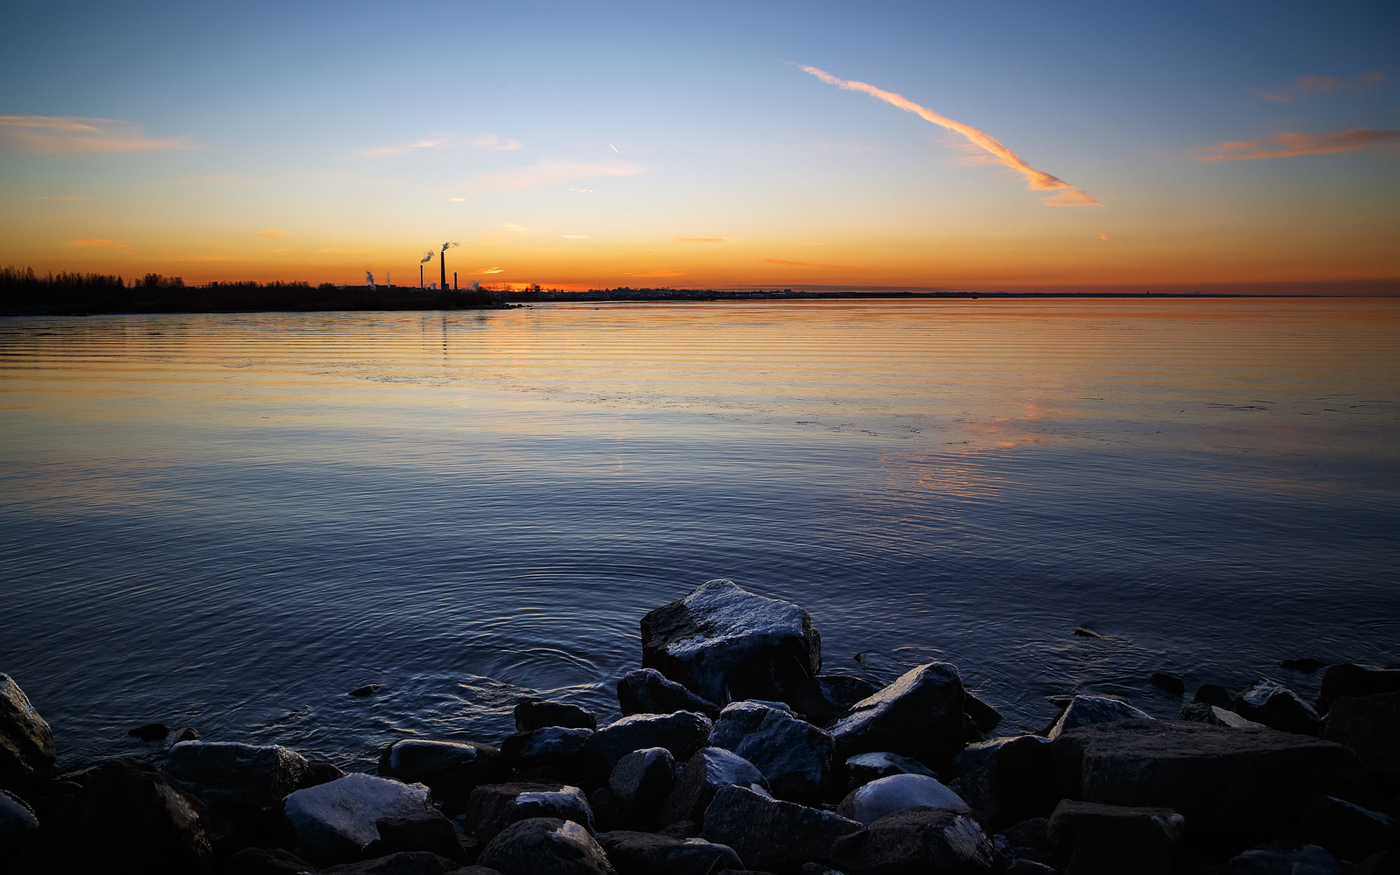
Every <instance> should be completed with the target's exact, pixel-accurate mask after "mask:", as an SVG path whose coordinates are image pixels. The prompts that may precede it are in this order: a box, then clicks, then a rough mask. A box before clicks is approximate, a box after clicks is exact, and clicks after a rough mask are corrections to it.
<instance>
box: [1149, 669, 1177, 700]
mask: <svg viewBox="0 0 1400 875" xmlns="http://www.w3.org/2000/svg"><path fill="white" fill-rule="evenodd" d="M1148 680H1150V681H1151V682H1152V686H1154V687H1156V688H1157V689H1159V690H1166V691H1167V692H1168V693H1171V694H1172V695H1173V696H1184V695H1186V681H1184V680H1182V679H1181V675H1179V674H1175V673H1174V672H1169V671H1154V672H1153V673H1152V677H1151V678H1149V679H1148Z"/></svg>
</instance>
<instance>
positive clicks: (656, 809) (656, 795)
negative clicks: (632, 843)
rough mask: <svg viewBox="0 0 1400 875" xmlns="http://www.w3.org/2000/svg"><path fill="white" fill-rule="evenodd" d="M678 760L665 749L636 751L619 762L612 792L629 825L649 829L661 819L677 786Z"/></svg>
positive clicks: (610, 784)
mask: <svg viewBox="0 0 1400 875" xmlns="http://www.w3.org/2000/svg"><path fill="white" fill-rule="evenodd" d="M675 778H676V760H675V757H673V756H671V752H670V751H669V750H667V749H666V748H664V747H649V748H646V749H644V750H634V751H632V752H631V753H629V754H627V755H626V756H625V757H623V758H622V759H620V760H618V761H617V765H616V766H615V767H614V768H613V770H612V774H611V775H609V776H608V789H609V790H610V791H611V792H612V795H613V798H614V799H615V800H616V801H617V805H618V808H619V809H620V810H621V813H622V816H623V819H624V821H625V822H626V823H629V824H634V825H636V826H638V827H641V828H647V827H649V826H651V825H653V824H655V823H656V821H657V818H658V817H660V814H661V808H662V804H663V803H665V801H666V797H667V796H669V795H670V794H671V785H672V784H674V783H675Z"/></svg>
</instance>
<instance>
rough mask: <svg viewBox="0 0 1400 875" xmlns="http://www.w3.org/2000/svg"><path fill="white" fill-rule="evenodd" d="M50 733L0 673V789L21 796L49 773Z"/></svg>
mask: <svg viewBox="0 0 1400 875" xmlns="http://www.w3.org/2000/svg"><path fill="white" fill-rule="evenodd" d="M54 756H55V752H54V746H53V732H52V730H50V729H49V724H47V723H45V722H44V718H42V717H40V716H39V712H38V711H35V710H34V706H33V705H32V704H30V702H29V697H28V696H26V695H25V694H24V690H21V689H20V688H19V684H17V683H15V680H14V678H12V677H10V676H9V675H7V674H0V790H13V791H14V792H16V793H20V794H24V793H27V792H29V791H30V790H32V789H34V788H35V787H36V786H38V785H39V784H40V783H42V782H43V781H44V780H45V779H46V778H48V776H49V773H50V772H52V771H53V761H54Z"/></svg>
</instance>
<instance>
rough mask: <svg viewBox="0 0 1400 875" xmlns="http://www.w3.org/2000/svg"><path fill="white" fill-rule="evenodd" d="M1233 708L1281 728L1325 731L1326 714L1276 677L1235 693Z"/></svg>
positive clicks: (1301, 733)
mask: <svg viewBox="0 0 1400 875" xmlns="http://www.w3.org/2000/svg"><path fill="white" fill-rule="evenodd" d="M1230 707H1231V710H1233V711H1234V712H1235V713H1236V714H1238V715H1240V716H1241V717H1243V718H1245V719H1246V720H1252V721H1254V722H1255V723H1262V724H1264V725H1265V726H1267V727H1269V728H1270V729H1277V730H1279V731H1280V732H1297V733H1299V734H1300V735H1321V734H1322V718H1320V717H1318V716H1317V712H1316V711H1314V710H1313V707H1312V706H1311V705H1309V704H1308V703H1307V702H1304V701H1303V700H1302V699H1300V698H1299V697H1298V694H1297V693H1295V692H1293V691H1292V690H1290V689H1288V688H1287V687H1285V686H1283V685H1282V684H1280V683H1278V682H1276V681H1270V680H1263V681H1259V682H1258V683H1256V684H1255V685H1254V686H1252V687H1246V688H1245V689H1243V690H1240V691H1239V692H1238V693H1236V694H1235V700H1234V702H1233V703H1232V704H1231V706H1230Z"/></svg>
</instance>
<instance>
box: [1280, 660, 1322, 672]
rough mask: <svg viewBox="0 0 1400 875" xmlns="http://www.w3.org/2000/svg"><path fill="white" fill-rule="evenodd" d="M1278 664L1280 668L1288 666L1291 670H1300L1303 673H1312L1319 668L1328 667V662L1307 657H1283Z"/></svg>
mask: <svg viewBox="0 0 1400 875" xmlns="http://www.w3.org/2000/svg"><path fill="white" fill-rule="evenodd" d="M1278 666H1279V668H1286V669H1288V670H1289V671H1300V672H1302V673H1303V674H1312V673H1313V672H1315V671H1317V670H1318V669H1319V668H1326V667H1327V663H1325V662H1323V661H1322V660H1320V659H1313V658H1312V657H1307V658H1305V659H1281V660H1279V663H1278Z"/></svg>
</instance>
